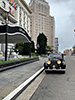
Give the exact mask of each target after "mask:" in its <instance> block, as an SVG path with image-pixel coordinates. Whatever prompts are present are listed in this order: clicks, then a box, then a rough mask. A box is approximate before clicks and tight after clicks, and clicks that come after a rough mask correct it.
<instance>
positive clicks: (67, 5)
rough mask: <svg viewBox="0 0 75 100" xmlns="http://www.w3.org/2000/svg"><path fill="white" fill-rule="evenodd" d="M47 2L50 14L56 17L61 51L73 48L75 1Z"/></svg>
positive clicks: (50, 0)
mask: <svg viewBox="0 0 75 100" xmlns="http://www.w3.org/2000/svg"><path fill="white" fill-rule="evenodd" d="M26 1H27V2H29V1H30V0H26ZM47 1H48V2H49V5H50V11H51V12H50V14H51V15H52V16H54V17H55V35H56V36H57V37H58V38H59V50H60V51H62V50H64V49H68V48H72V47H73V45H74V44H75V32H74V29H75V0H47Z"/></svg>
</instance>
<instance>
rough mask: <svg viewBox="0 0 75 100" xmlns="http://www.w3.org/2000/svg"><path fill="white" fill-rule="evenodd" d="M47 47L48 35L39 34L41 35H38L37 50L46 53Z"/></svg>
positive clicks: (39, 52)
mask: <svg viewBox="0 0 75 100" xmlns="http://www.w3.org/2000/svg"><path fill="white" fill-rule="evenodd" d="M46 47H47V38H46V36H45V35H44V34H43V33H42V34H39V36H38V37H37V52H38V54H45V53H46Z"/></svg>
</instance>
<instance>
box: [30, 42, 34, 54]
mask: <svg viewBox="0 0 75 100" xmlns="http://www.w3.org/2000/svg"><path fill="white" fill-rule="evenodd" d="M31 52H33V53H34V52H35V46H34V42H33V41H31Z"/></svg>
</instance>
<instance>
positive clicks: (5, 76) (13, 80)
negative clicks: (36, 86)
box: [0, 58, 45, 100]
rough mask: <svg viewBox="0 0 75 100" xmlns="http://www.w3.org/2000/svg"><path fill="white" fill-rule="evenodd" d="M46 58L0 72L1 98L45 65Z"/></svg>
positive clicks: (0, 99)
mask: <svg viewBox="0 0 75 100" xmlns="http://www.w3.org/2000/svg"><path fill="white" fill-rule="evenodd" d="M44 60H45V59H41V58H40V60H39V61H36V62H33V63H30V64H26V65H23V66H20V67H16V68H13V69H10V70H6V71H4V72H0V100H2V99H3V98H4V97H5V96H7V95H8V94H9V93H10V92H12V91H13V90H14V89H15V88H17V87H18V86H19V85H20V84H21V83H23V82H24V81H25V80H27V79H28V78H29V77H30V76H32V75H33V74H34V73H35V72H36V71H38V70H39V69H40V68H42V67H43V63H44Z"/></svg>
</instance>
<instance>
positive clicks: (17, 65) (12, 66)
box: [0, 59, 39, 72]
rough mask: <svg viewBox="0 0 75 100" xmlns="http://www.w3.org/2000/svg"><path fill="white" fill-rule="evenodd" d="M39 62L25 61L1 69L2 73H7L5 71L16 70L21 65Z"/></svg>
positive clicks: (33, 60)
mask: <svg viewBox="0 0 75 100" xmlns="http://www.w3.org/2000/svg"><path fill="white" fill-rule="evenodd" d="M38 60H39V59H32V60H30V61H25V62H22V63H19V64H15V65H11V66H7V67H3V68H0V72H2V71H5V70H9V69H12V68H15V67H19V66H21V65H25V64H29V63H32V62H35V61H38Z"/></svg>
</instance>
